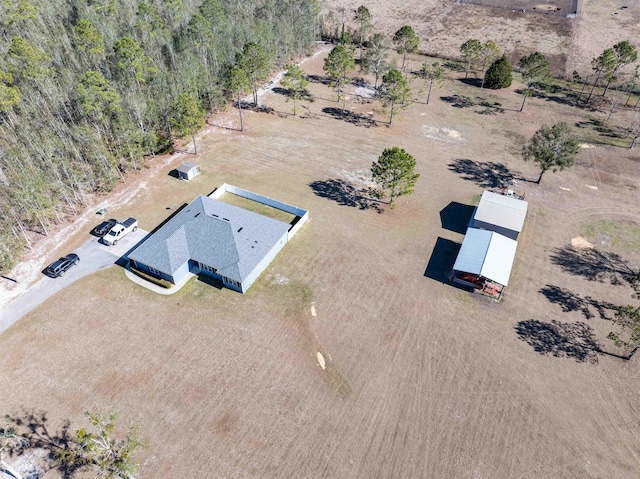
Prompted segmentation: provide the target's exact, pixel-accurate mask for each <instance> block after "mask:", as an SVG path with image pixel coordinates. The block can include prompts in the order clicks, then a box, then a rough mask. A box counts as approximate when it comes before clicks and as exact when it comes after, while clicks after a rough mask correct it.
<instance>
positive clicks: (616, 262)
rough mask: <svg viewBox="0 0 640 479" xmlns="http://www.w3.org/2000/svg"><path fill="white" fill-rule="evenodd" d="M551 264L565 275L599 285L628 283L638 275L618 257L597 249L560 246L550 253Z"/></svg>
mask: <svg viewBox="0 0 640 479" xmlns="http://www.w3.org/2000/svg"><path fill="white" fill-rule="evenodd" d="M551 262H552V263H553V264H556V265H558V266H560V268H562V269H563V270H564V271H566V272H567V273H571V274H573V275H575V276H582V277H584V278H586V279H588V280H589V281H598V282H600V283H604V282H608V283H610V284H623V280H624V281H630V280H631V279H632V278H634V277H636V276H637V275H638V271H635V270H634V269H633V268H631V267H630V266H629V264H628V263H627V262H626V261H625V260H623V259H622V258H621V257H620V256H619V255H617V254H615V253H605V252H602V251H598V250H597V249H580V250H578V249H574V248H572V247H571V246H569V245H567V246H562V247H560V248H556V249H555V250H554V251H553V252H552V253H551Z"/></svg>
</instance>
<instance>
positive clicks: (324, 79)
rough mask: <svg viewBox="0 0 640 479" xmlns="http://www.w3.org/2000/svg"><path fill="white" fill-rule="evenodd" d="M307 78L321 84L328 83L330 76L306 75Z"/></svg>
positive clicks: (329, 82)
mask: <svg viewBox="0 0 640 479" xmlns="http://www.w3.org/2000/svg"><path fill="white" fill-rule="evenodd" d="M307 80H309V82H311V83H320V84H322V85H330V84H331V78H329V77H324V76H320V75H307Z"/></svg>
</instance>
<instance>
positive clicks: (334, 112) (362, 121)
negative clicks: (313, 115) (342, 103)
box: [322, 107, 378, 128]
mask: <svg viewBox="0 0 640 479" xmlns="http://www.w3.org/2000/svg"><path fill="white" fill-rule="evenodd" d="M322 112H323V113H326V114H327V115H329V116H332V117H333V118H336V119H337V120H342V121H346V122H347V123H352V124H354V125H356V126H363V127H365V128H371V127H372V126H378V123H377V122H376V121H375V120H374V119H372V118H370V117H369V116H366V115H361V114H360V113H355V112H352V111H349V110H344V111H342V109H341V108H333V107H326V108H323V109H322Z"/></svg>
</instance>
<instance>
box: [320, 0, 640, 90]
mask: <svg viewBox="0 0 640 479" xmlns="http://www.w3.org/2000/svg"><path fill="white" fill-rule="evenodd" d="M471 3H473V2H471ZM480 3H487V4H492V3H496V4H499V5H500V6H501V7H502V8H491V7H485V6H480V5H469V4H468V3H467V2H464V1H462V2H457V1H450V0H405V1H403V2H393V1H392V2H364V3H363V2H361V1H356V0H325V1H324V2H323V6H324V8H323V14H324V15H325V19H326V22H327V25H328V26H330V27H331V26H333V28H335V27H338V31H339V26H340V25H341V18H342V13H341V9H342V8H345V9H346V12H347V13H346V16H345V20H346V25H347V28H351V29H352V30H353V31H358V26H357V23H356V22H355V21H354V20H353V12H355V10H356V9H357V8H358V6H360V5H363V4H364V5H366V6H367V8H368V9H369V10H370V12H371V14H372V23H373V29H372V30H371V31H375V32H382V33H385V34H387V35H389V36H392V35H393V34H394V33H395V32H396V31H397V30H398V29H399V28H400V27H401V26H403V25H411V26H412V27H413V28H414V30H415V31H416V33H417V34H418V36H419V37H420V50H421V51H422V52H424V53H429V54H438V55H441V56H448V57H450V58H459V55H460V51H459V48H460V45H462V44H463V43H464V42H465V41H466V40H468V39H469V38H476V39H478V40H480V41H486V40H494V41H495V42H496V44H497V45H498V48H499V49H500V51H501V52H504V53H506V55H507V57H508V58H509V60H510V61H511V62H512V64H514V65H517V62H518V60H519V59H520V58H521V57H523V56H525V55H529V54H530V53H533V52H534V51H540V52H542V53H544V54H545V55H546V56H547V58H548V59H549V62H550V63H551V66H552V68H553V70H554V72H555V73H556V75H566V76H567V77H569V78H570V77H571V74H572V72H573V71H574V70H577V71H578V72H579V73H580V74H581V75H583V76H586V75H590V74H591V73H592V72H591V65H590V62H591V59H592V58H594V57H597V56H598V55H600V53H602V50H604V49H605V48H610V47H612V46H613V45H615V44H616V43H617V42H619V41H622V40H630V41H631V42H634V39H637V38H640V22H638V18H640V5H639V4H638V3H637V2H622V3H620V2H614V1H611V0H585V1H581V2H579V3H578V15H577V17H576V18H575V19H569V18H563V17H562V16H554V15H544V14H538V13H532V12H533V9H532V6H537V7H538V8H539V9H545V8H549V7H561V8H562V9H564V10H566V9H568V8H570V6H569V4H570V3H571V2H567V1H564V0H558V1H546V2H531V1H528V0H527V1H521V0H513V1H500V2H493V1H492V0H486V1H485V0H480ZM623 6H624V7H625V8H621V7H623ZM522 9H525V10H526V12H522V11H521V10H522ZM564 10H563V11H564ZM567 13H568V12H567ZM332 18H333V20H332ZM330 29H331V28H330ZM636 43H637V42H636ZM631 70H632V69H631V68H630V69H629V71H631Z"/></svg>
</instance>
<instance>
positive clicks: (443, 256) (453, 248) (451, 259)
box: [424, 238, 462, 283]
mask: <svg viewBox="0 0 640 479" xmlns="http://www.w3.org/2000/svg"><path fill="white" fill-rule="evenodd" d="M461 246H462V245H461V244H460V243H456V242H455V241H451V240H448V239H445V238H438V239H437V240H436V244H435V246H434V247H433V252H432V253H431V258H429V263H427V268H426V269H425V271H424V275H425V276H426V277H427V278H430V279H433V280H435V281H440V282H441V283H448V282H449V281H450V280H451V270H452V269H453V265H454V264H455V262H456V258H457V257H458V252H459V251H460V247H461Z"/></svg>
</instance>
